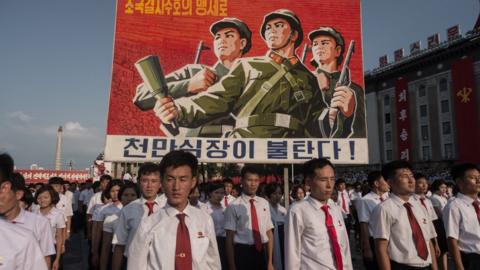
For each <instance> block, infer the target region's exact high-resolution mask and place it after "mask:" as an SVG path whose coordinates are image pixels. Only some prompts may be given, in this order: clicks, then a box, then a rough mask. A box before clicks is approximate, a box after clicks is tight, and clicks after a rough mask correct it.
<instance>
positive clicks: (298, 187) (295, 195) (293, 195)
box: [291, 185, 307, 200]
mask: <svg viewBox="0 0 480 270" xmlns="http://www.w3.org/2000/svg"><path fill="white" fill-rule="evenodd" d="M299 189H301V190H303V193H304V195H305V196H306V195H307V194H306V193H307V192H306V191H305V188H304V187H303V186H302V185H295V186H293V188H292V192H291V193H292V198H293V199H294V200H296V199H298V197H297V192H298V190H299Z"/></svg>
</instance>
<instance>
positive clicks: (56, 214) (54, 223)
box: [34, 207, 66, 243]
mask: <svg viewBox="0 0 480 270" xmlns="http://www.w3.org/2000/svg"><path fill="white" fill-rule="evenodd" d="M34 213H35V214H37V215H42V216H43V214H42V213H41V212H40V209H38V210H35V212H34ZM44 217H46V218H47V219H48V221H50V227H51V229H52V237H53V242H54V243H56V242H57V238H56V234H57V229H64V228H65V227H66V224H65V216H64V215H63V213H62V211H60V210H58V209H57V208H55V207H52V209H50V211H49V212H48V214H46V215H44Z"/></svg>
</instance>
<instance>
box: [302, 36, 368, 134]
mask: <svg viewBox="0 0 480 270" xmlns="http://www.w3.org/2000/svg"><path fill="white" fill-rule="evenodd" d="M308 38H309V39H310V42H312V44H311V46H312V54H313V59H312V61H311V64H312V65H313V66H315V67H316V68H317V69H316V70H315V72H314V73H315V76H316V77H317V81H318V85H319V88H320V90H322V91H321V92H322V98H323V100H324V101H325V103H326V104H328V109H329V111H331V108H338V109H339V113H338V115H337V117H336V123H335V126H333V129H332V130H331V129H330V127H329V126H328V121H322V124H323V125H324V126H325V128H324V129H322V130H325V131H330V132H325V133H329V134H322V135H323V137H332V138H364V137H366V123H365V94H364V92H363V89H362V88H361V87H360V86H359V85H358V84H356V83H354V82H351V81H349V84H348V85H340V86H338V85H337V84H338V81H339V78H340V73H341V70H340V66H341V65H342V61H343V59H344V53H345V40H344V38H343V36H342V34H341V33H339V32H338V31H336V30H335V29H334V28H332V27H320V28H318V29H316V30H314V31H312V32H310V33H309V34H308ZM347 70H348V69H347ZM348 76H349V75H348ZM329 113H330V112H329ZM325 116H327V115H326V114H325ZM325 119H328V117H325Z"/></svg>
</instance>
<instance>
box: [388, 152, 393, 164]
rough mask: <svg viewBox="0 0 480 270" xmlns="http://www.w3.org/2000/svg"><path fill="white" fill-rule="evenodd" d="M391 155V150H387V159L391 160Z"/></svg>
mask: <svg viewBox="0 0 480 270" xmlns="http://www.w3.org/2000/svg"><path fill="white" fill-rule="evenodd" d="M392 156H393V153H392V150H387V161H388V160H392Z"/></svg>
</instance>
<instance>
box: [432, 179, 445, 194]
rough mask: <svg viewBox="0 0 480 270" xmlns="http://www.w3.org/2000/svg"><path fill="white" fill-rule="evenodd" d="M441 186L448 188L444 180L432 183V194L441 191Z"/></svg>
mask: <svg viewBox="0 0 480 270" xmlns="http://www.w3.org/2000/svg"><path fill="white" fill-rule="evenodd" d="M441 185H445V186H446V185H447V183H446V182H445V181H444V180H442V179H438V180H435V181H434V182H433V183H432V185H431V186H430V190H431V191H432V192H435V191H437V190H439V189H440V186H441Z"/></svg>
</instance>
